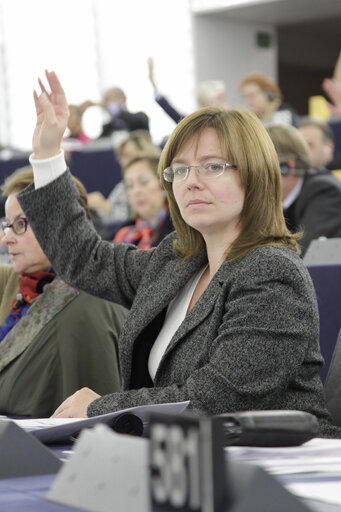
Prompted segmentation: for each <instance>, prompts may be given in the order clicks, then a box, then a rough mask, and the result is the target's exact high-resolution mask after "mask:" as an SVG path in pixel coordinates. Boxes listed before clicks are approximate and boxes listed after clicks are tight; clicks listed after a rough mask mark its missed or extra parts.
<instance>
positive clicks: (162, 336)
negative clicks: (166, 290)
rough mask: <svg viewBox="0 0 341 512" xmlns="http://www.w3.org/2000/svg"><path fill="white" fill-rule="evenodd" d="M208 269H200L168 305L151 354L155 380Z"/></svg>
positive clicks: (150, 359)
mask: <svg viewBox="0 0 341 512" xmlns="http://www.w3.org/2000/svg"><path fill="white" fill-rule="evenodd" d="M206 268H207V265H206V266H205V267H203V268H202V269H200V270H199V272H198V273H197V274H195V275H194V276H193V277H192V279H191V280H190V281H188V283H186V284H185V286H184V287H183V288H182V289H181V290H180V291H179V292H178V293H177V295H176V296H175V297H174V299H173V300H172V301H171V302H170V303H169V305H168V308H167V313H166V318H165V321H164V323H163V326H162V328H161V331H160V332H159V335H158V337H157V338H156V340H155V342H154V345H153V346H152V349H151V351H150V354H149V359H148V370H149V374H150V376H151V378H152V379H153V380H154V378H155V374H156V371H157V369H158V367H159V364H160V361H161V359H162V357H163V354H164V353H165V351H166V349H167V347H168V345H169V342H170V340H171V339H172V338H173V336H174V334H175V332H176V331H177V329H178V327H179V326H180V324H181V323H182V321H183V320H184V318H185V316H186V313H187V310H188V306H189V303H190V302H191V299H192V296H193V293H194V290H195V288H196V286H197V284H198V282H199V279H200V278H201V276H202V274H203V273H204V271H205V270H206Z"/></svg>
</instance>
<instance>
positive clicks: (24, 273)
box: [0, 167, 127, 417]
mask: <svg viewBox="0 0 341 512" xmlns="http://www.w3.org/2000/svg"><path fill="white" fill-rule="evenodd" d="M73 180H74V183H75V184H76V186H77V190H78V193H79V203H80V205H81V206H82V208H83V209H84V210H83V211H84V212H85V213H84V215H85V214H86V217H87V219H88V221H89V220H90V213H89V209H88V207H87V198H86V191H85V188H84V187H83V185H82V184H81V182H80V181H79V180H77V178H73ZM30 183H33V172H32V169H31V168H30V167H27V168H23V169H19V170H18V171H16V172H15V173H13V174H12V175H11V176H9V177H8V178H7V179H6V180H5V182H4V184H3V185H2V191H3V193H4V195H5V196H7V200H6V206H5V208H6V220H5V221H4V222H3V223H2V230H3V233H4V235H3V239H2V243H3V244H5V245H6V246H7V247H8V250H9V253H10V254H11V257H12V261H13V264H12V265H0V413H1V414H7V415H16V416H32V417H47V416H50V415H51V414H52V413H53V411H54V410H55V408H56V406H57V405H58V404H59V403H60V400H62V399H63V397H65V398H66V397H67V396H68V395H69V394H70V393H72V392H74V391H76V390H77V389H78V388H79V387H80V386H81V387H82V386H89V384H90V383H92V385H93V386H94V387H95V389H98V390H100V389H101V390H102V393H110V392H112V391H113V390H116V391H119V389H120V372H119V364H118V354H117V350H118V349H117V343H118V336H119V333H120V330H121V326H122V324H123V322H124V320H125V317H126V314H127V311H126V310H125V308H123V307H122V306H120V305H118V304H115V303H113V302H108V301H106V300H103V299H100V298H98V297H94V296H92V295H88V294H87V293H84V292H81V291H78V290H76V289H75V288H72V287H71V286H69V285H67V284H66V283H64V282H63V281H62V280H61V279H60V278H59V277H58V276H57V275H56V273H55V272H54V270H53V269H52V267H51V263H50V262H49V260H48V258H47V256H46V255H45V254H44V252H43V251H42V249H41V247H40V245H39V243H38V241H37V239H36V237H35V235H34V233H33V231H32V229H31V227H30V225H29V223H28V221H27V219H26V217H25V214H24V213H23V211H22V208H21V207H20V205H19V203H18V200H17V194H18V193H19V192H20V191H21V190H23V189H24V188H25V187H26V186H27V185H29V184H30Z"/></svg>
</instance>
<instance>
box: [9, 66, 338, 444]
mask: <svg viewBox="0 0 341 512" xmlns="http://www.w3.org/2000/svg"><path fill="white" fill-rule="evenodd" d="M46 76H47V80H48V82H49V86H50V88H51V93H48V92H47V91H46V89H45V87H44V86H43V84H42V83H41V82H40V86H41V94H40V95H39V96H38V94H37V93H35V103H36V109H37V125H36V129H35V134H34V142H33V145H34V147H33V150H34V154H33V155H32V156H31V163H32V165H33V167H34V173H35V186H34V187H33V186H31V187H29V188H28V189H26V190H25V191H23V192H22V193H21V194H20V195H19V198H20V199H19V200H20V203H21V205H22V207H23V210H24V212H25V214H26V215H27V218H28V219H29V222H30V223H31V224H32V226H33V229H34V230H35V232H36V234H37V236H38V238H39V240H40V241H41V243H42V245H43V247H44V250H46V253H47V254H48V257H49V259H50V260H51V261H52V263H53V265H54V267H55V268H56V270H57V272H58V273H59V274H60V275H61V276H63V278H64V279H65V280H66V281H67V282H69V283H72V284H73V285H74V286H76V287H79V288H81V289H84V290H86V291H87V292H90V293H93V294H96V295H98V296H101V297H104V298H106V299H109V300H113V301H114V300H115V301H118V302H120V303H121V304H123V305H125V306H126V307H128V308H130V311H129V314H128V317H127V321H126V323H125V326H124V328H123V330H122V333H121V337H120V343H119V349H120V363H121V371H122V377H123V391H122V392H118V393H117V392H116V393H111V394H108V395H106V396H99V395H98V394H97V393H95V392H94V391H92V390H90V389H83V390H80V391H78V392H77V393H75V394H74V395H72V396H71V397H69V398H68V399H67V400H66V401H64V402H63V404H61V406H60V407H59V408H58V409H57V410H56V412H55V416H56V417H63V416H65V417H69V416H71V417H78V416H80V417H83V416H86V415H88V416H95V415H98V414H102V413H108V412H110V411H113V410H120V409H123V408H126V407H131V406H135V405H142V404H153V403H162V402H175V401H182V400H190V407H191V408H192V409H193V410H194V411H197V412H198V413H205V414H209V415H211V414H219V413H226V412H231V411H242V410H250V409H253V410H254V409H299V410H302V411H308V412H310V413H312V414H315V415H316V416H317V417H318V419H319V420H320V425H321V432H320V435H335V432H333V426H332V425H331V424H330V423H329V414H328V412H327V410H326V407H325V403H324V396H323V389H322V384H321V381H320V378H319V375H318V372H319V369H320V368H321V365H322V364H323V361H322V357H321V354H320V350H319V339H318V323H319V320H318V311H317V305H316V298H315V292H314V288H313V285H312V282H311V280H310V277H309V275H308V272H307V270H306V268H305V266H304V264H303V262H302V261H301V259H300V257H299V254H298V252H299V249H298V245H297V242H296V238H297V235H292V234H291V233H290V232H289V231H288V230H287V228H286V226H285V222H284V218H283V213H282V206H281V176H280V170H279V165H278V159H277V155H276V152H275V150H274V147H273V145H272V143H271V141H270V138H269V136H268V135H267V133H266V130H265V129H264V127H263V126H262V124H261V123H260V122H259V121H258V120H257V119H256V118H255V117H254V116H253V115H252V114H249V113H246V112H241V111H238V110H224V109H221V108H218V107H207V108H204V109H202V110H199V111H197V112H195V113H193V114H191V115H189V116H187V117H186V118H185V119H183V120H182V121H181V122H180V123H179V125H178V126H177V127H176V129H175V130H174V132H173V134H172V135H171V137H170V138H169V140H168V142H167V144H166V146H165V148H164V150H163V152H162V155H161V159H160V164H159V170H160V179H161V183H162V185H163V187H164V188H165V190H166V194H167V199H168V204H169V208H170V213H171V217H172V220H173V224H174V227H175V230H176V231H175V232H174V233H172V234H170V235H168V236H167V237H166V238H165V239H164V240H163V241H162V242H161V243H160V244H159V246H158V247H157V248H152V249H150V250H139V249H138V248H136V246H134V245H128V244H111V243H109V242H105V241H102V240H101V239H100V238H99V237H98V235H97V234H96V232H95V231H94V230H93V229H92V228H91V226H90V225H89V223H87V222H86V221H85V216H84V213H83V212H82V211H81V208H79V206H78V204H77V200H76V199H77V191H76V189H75V188H74V186H73V183H72V180H71V176H70V173H69V171H67V170H66V166H65V163H64V159H63V154H62V153H61V151H60V140H61V137H62V134H63V132H64V129H65V126H66V122H67V115H68V113H67V103H66V99H65V95H64V92H63V89H62V87H61V85H60V83H59V81H58V78H57V77H56V75H55V73H54V72H47V73H46ZM60 212H63V215H61V214H60ZM42 219H44V222H42Z"/></svg>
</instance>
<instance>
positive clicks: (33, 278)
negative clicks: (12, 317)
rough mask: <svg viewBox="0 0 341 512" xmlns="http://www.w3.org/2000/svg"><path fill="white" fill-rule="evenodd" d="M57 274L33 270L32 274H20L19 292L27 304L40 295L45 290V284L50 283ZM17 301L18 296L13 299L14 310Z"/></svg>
mask: <svg viewBox="0 0 341 512" xmlns="http://www.w3.org/2000/svg"><path fill="white" fill-rule="evenodd" d="M55 276H56V274H55V273H54V272H53V271H52V272H44V271H39V272H33V273H32V274H20V276H19V293H20V294H21V295H22V300H24V301H25V303H26V304H30V303H31V302H32V300H33V299H35V298H36V297H38V295H40V294H41V293H42V291H43V286H44V285H45V284H47V283H50V282H51V281H53V279H54V278H55ZM16 302H17V298H15V299H13V302H12V308H11V309H12V310H13V309H14V306H15V304H16Z"/></svg>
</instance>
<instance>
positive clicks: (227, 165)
mask: <svg viewBox="0 0 341 512" xmlns="http://www.w3.org/2000/svg"><path fill="white" fill-rule="evenodd" d="M212 164H213V165H214V162H212ZM212 164H211V165H212ZM216 165H223V166H224V167H223V169H222V171H221V172H220V173H219V174H215V175H214V176H210V175H209V174H205V173H204V176H206V177H207V178H209V179H212V178H218V177H219V176H221V175H222V174H224V172H225V169H226V168H229V169H237V166H236V165H233V164H230V163H228V162H225V163H223V164H216ZM183 167H184V168H186V171H187V172H186V174H185V175H184V177H183V178H181V179H180V180H174V171H173V169H172V167H171V166H170V167H166V169H164V170H163V171H162V176H163V179H164V180H165V181H168V183H174V182H175V183H181V182H182V181H186V180H187V178H188V175H189V171H190V169H191V168H192V167H194V168H195V169H196V173H197V175H199V174H200V170H199V169H202V168H205V166H204V165H184V166H183ZM168 170H170V171H171V173H173V174H167V171H168ZM170 178H171V179H170Z"/></svg>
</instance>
